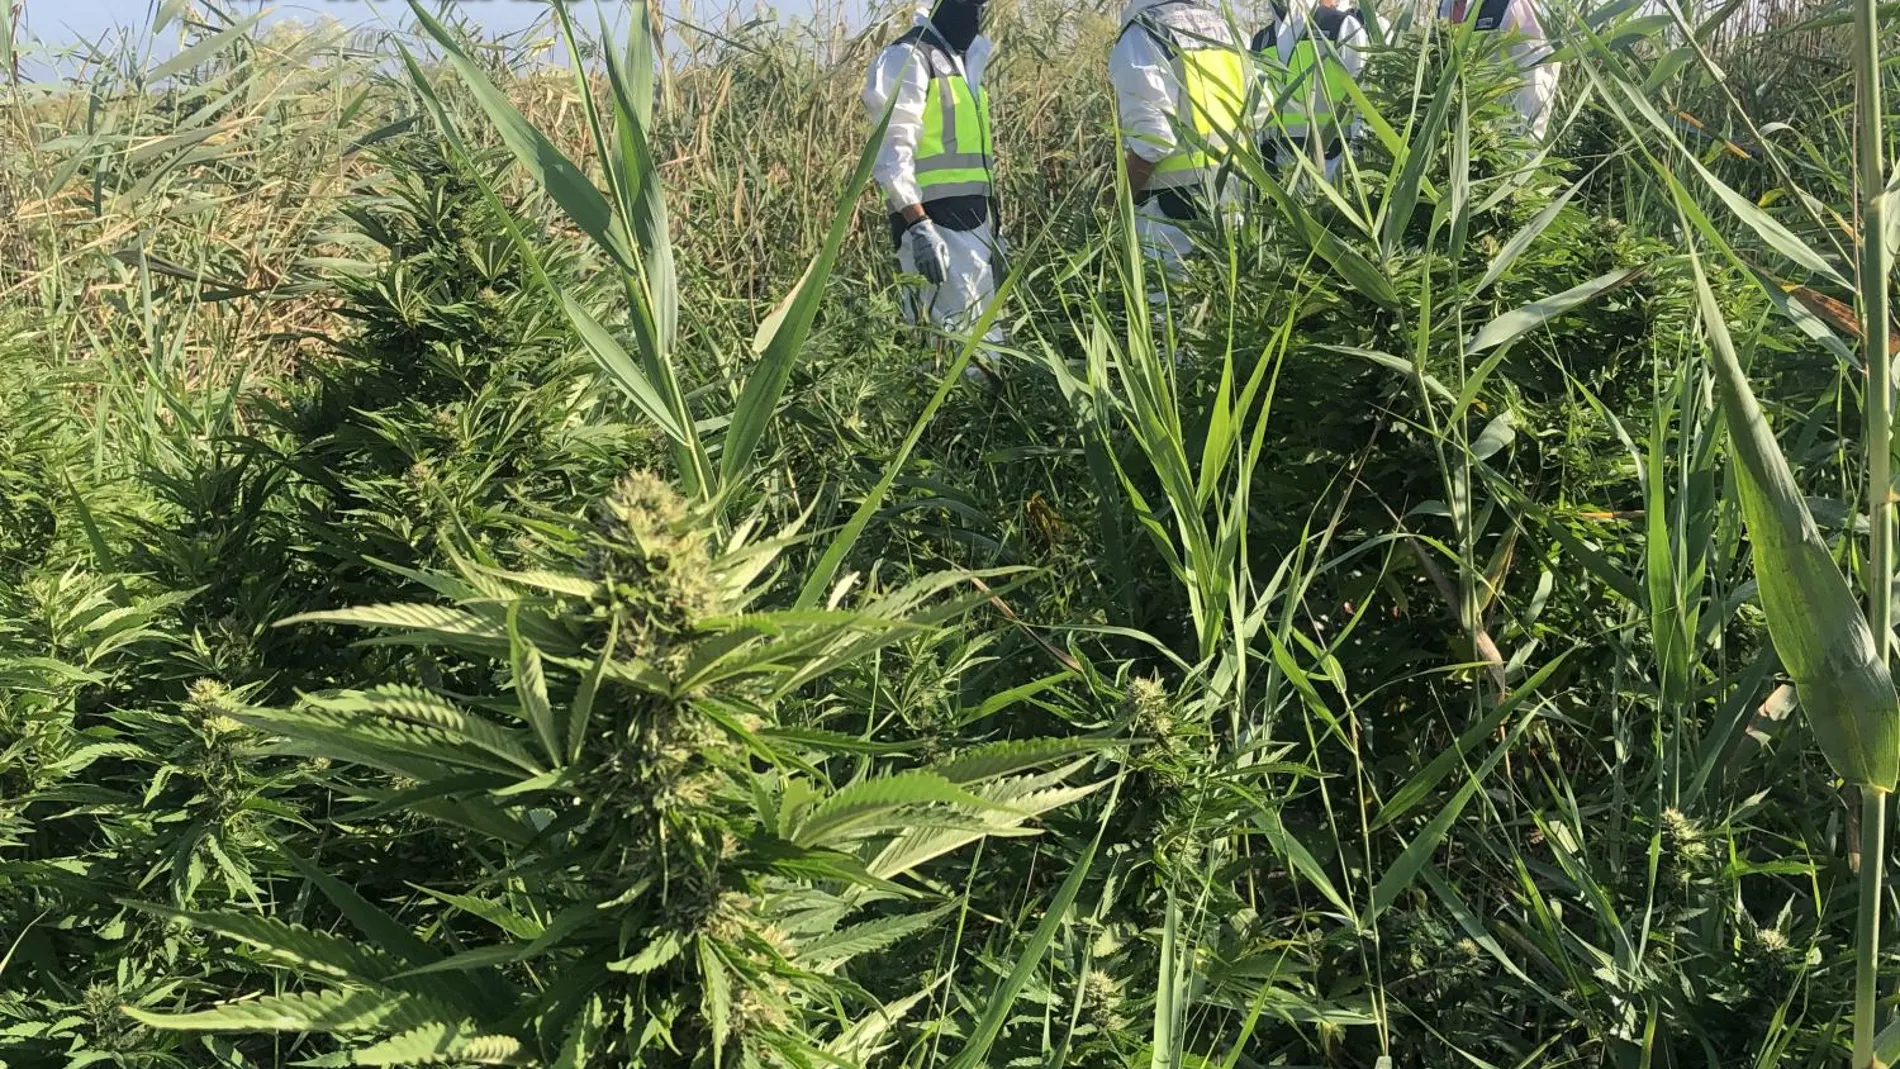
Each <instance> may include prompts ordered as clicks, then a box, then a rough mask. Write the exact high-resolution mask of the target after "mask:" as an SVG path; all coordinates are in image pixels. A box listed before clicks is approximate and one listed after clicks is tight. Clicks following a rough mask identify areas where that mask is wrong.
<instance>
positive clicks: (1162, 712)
mask: <svg viewBox="0 0 1900 1069" xmlns="http://www.w3.org/2000/svg"><path fill="white" fill-rule="evenodd" d="M1122 715H1124V716H1126V717H1127V718H1128V720H1129V723H1130V725H1131V726H1133V727H1134V729H1135V730H1136V731H1139V732H1141V733H1142V734H1147V735H1153V736H1154V737H1155V738H1157V739H1166V738H1167V737H1168V736H1169V735H1170V734H1172V733H1173V731H1174V714H1173V711H1172V706H1171V704H1170V703H1169V701H1168V688H1167V687H1165V686H1163V685H1162V683H1161V680H1159V679H1156V678H1154V677H1153V676H1147V677H1144V678H1141V679H1137V680H1135V681H1134V682H1133V683H1130V684H1129V685H1128V693H1127V694H1125V695H1123V697H1122Z"/></svg>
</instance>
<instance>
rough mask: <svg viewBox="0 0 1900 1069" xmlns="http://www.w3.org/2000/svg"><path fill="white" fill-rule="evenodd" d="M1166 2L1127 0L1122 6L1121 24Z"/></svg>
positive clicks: (1159, 0)
mask: <svg viewBox="0 0 1900 1069" xmlns="http://www.w3.org/2000/svg"><path fill="white" fill-rule="evenodd" d="M1168 2H1169V0H1128V4H1127V6H1125V7H1123V8H1122V25H1123V26H1126V25H1128V24H1129V23H1131V22H1133V21H1135V19H1136V17H1137V16H1139V15H1140V14H1141V13H1142V12H1144V11H1146V10H1148V9H1149V8H1151V7H1160V6H1161V5H1162V4H1165V3H1168ZM1197 2H1198V0H1197Z"/></svg>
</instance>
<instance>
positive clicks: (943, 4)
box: [930, 0, 983, 52]
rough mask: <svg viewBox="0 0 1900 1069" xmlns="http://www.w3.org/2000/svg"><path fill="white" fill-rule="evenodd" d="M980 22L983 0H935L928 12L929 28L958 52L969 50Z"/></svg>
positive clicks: (981, 20)
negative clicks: (933, 7)
mask: <svg viewBox="0 0 1900 1069" xmlns="http://www.w3.org/2000/svg"><path fill="white" fill-rule="evenodd" d="M982 23H983V0H937V6H936V8H935V10H933V11H931V13H930V28H931V29H933V30H936V31H937V34H938V35H939V36H941V37H942V38H943V40H944V43H945V44H947V45H949V46H950V47H951V48H953V49H955V50H956V51H958V52H967V51H969V48H970V42H971V41H974V40H976V35H977V31H978V30H980V29H981V28H982Z"/></svg>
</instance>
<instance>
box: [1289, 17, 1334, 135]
mask: <svg viewBox="0 0 1900 1069" xmlns="http://www.w3.org/2000/svg"><path fill="white" fill-rule="evenodd" d="M1322 13H1330V14H1332V16H1333V17H1332V18H1329V19H1325V20H1324V21H1321V20H1320V19H1319V18H1318V17H1317V16H1319V15H1321V14H1322ZM1314 16H1315V17H1313V18H1309V19H1308V20H1307V23H1306V27H1305V29H1304V31H1303V32H1301V34H1300V39H1299V41H1298V42H1297V43H1295V44H1294V46H1293V55H1292V57H1291V58H1290V59H1288V60H1287V62H1286V65H1285V67H1284V68H1283V69H1282V70H1281V71H1280V75H1281V79H1280V84H1279V86H1278V87H1277V88H1276V90H1275V93H1274V99H1275V101H1276V102H1277V103H1278V105H1279V106H1278V108H1276V109H1275V120H1276V122H1277V124H1278V125H1279V127H1280V128H1281V130H1283V131H1284V132H1285V133H1286V134H1287V136H1289V137H1305V136H1306V133H1307V126H1308V124H1309V122H1311V118H1310V116H1312V115H1319V116H1320V117H1321V120H1320V122H1321V126H1322V128H1323V132H1327V131H1330V132H1331V133H1333V134H1337V132H1338V130H1339V127H1340V126H1341V125H1343V123H1344V121H1345V114H1344V113H1345V111H1346V109H1347V108H1349V107H1350V106H1351V104H1352V90H1351V85H1352V75H1350V74H1348V73H1347V72H1346V68H1345V65H1344V64H1342V63H1340V62H1339V56H1338V54H1337V52H1336V48H1337V46H1338V44H1339V35H1340V30H1341V28H1342V26H1343V25H1344V19H1343V18H1341V17H1340V16H1339V15H1338V14H1337V13H1336V11H1335V10H1334V9H1330V8H1320V9H1318V10H1317V11H1315V12H1314ZM1320 37H1324V38H1325V43H1324V45H1322V44H1321V42H1320V40H1319V38H1320Z"/></svg>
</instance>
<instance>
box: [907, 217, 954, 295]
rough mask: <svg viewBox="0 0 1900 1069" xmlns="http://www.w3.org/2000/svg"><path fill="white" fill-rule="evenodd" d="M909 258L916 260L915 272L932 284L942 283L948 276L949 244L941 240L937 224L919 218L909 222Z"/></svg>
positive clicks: (941, 235)
mask: <svg viewBox="0 0 1900 1069" xmlns="http://www.w3.org/2000/svg"><path fill="white" fill-rule="evenodd" d="M909 240H910V255H911V259H913V260H915V261H917V273H918V274H920V275H922V276H924V281H925V282H928V283H930V284H931V285H933V286H941V285H943V280H944V279H946V278H949V277H950V246H949V244H948V243H947V242H945V241H944V240H943V234H942V232H940V231H939V230H938V229H937V224H936V223H933V222H931V221H930V220H928V219H919V220H917V221H916V222H914V223H912V224H910V231H909Z"/></svg>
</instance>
